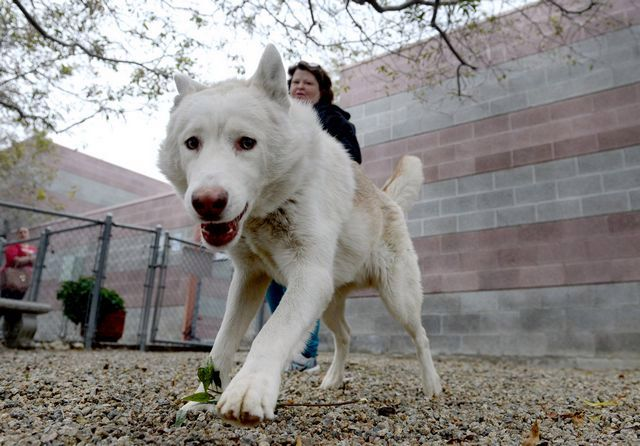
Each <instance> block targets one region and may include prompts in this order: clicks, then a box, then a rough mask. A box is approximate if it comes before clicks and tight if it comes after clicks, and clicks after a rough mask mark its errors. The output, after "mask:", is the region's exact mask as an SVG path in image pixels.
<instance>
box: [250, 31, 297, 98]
mask: <svg viewBox="0 0 640 446" xmlns="http://www.w3.org/2000/svg"><path fill="white" fill-rule="evenodd" d="M250 83H251V85H254V86H256V87H258V88H261V89H262V90H263V91H265V92H266V93H267V94H268V95H269V96H270V97H271V98H272V99H274V100H275V101H276V102H278V103H279V104H281V105H282V106H284V107H289V93H288V92H287V78H286V76H285V72H284V65H283V64H282V59H281V58H280V53H278V50H277V49H276V47H275V46H273V45H272V44H269V45H267V47H266V48H265V50H264V53H262V57H261V58H260V63H259V64H258V69H257V70H256V72H255V73H254V75H253V76H252V77H251V80H250Z"/></svg>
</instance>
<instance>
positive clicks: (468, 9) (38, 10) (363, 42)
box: [0, 0, 607, 147]
mask: <svg viewBox="0 0 640 446" xmlns="http://www.w3.org/2000/svg"><path fill="white" fill-rule="evenodd" d="M524 3H528V2H527V1H526V0H501V1H490V0H287V1H285V0H225V1H213V0H212V1H206V0H201V1H197V0H192V1H181V2H178V1H172V0H146V1H142V0H83V1H75V0H31V1H29V2H26V1H24V0H11V1H7V2H2V3H1V4H0V52H1V54H2V61H1V62H2V63H0V147H1V146H7V145H8V141H10V140H11V139H14V140H15V139H16V138H19V137H22V136H23V134H25V132H26V133H27V134H28V133H29V132H33V131H42V130H44V131H47V132H61V131H64V130H65V129H68V128H70V127H72V126H74V125H77V124H79V123H82V122H84V121H85V120H87V119H89V118H91V117H92V116H96V115H103V116H107V117H109V116H112V115H119V114H123V113H125V112H126V111H127V105H126V104H128V103H129V102H128V99H129V98H132V97H133V98H138V99H140V98H142V100H143V101H142V105H140V104H141V102H140V101H138V102H136V107H142V106H148V105H153V103H154V101H155V100H156V99H157V98H158V97H159V96H160V95H161V94H163V93H165V92H167V91H169V90H170V88H169V87H168V85H167V83H168V81H169V80H170V79H171V77H172V75H173V74H174V73H175V72H177V71H181V72H187V73H188V72H189V71H204V72H205V76H203V75H202V74H200V73H199V75H198V77H200V78H203V77H204V78H205V79H206V77H207V76H206V70H212V69H213V70H215V69H216V67H211V66H210V61H209V60H207V57H206V54H207V53H205V52H204V51H201V50H203V49H207V50H209V51H214V52H215V51H224V50H225V49H227V50H228V48H235V46H234V44H236V45H237V43H238V41H239V40H241V39H242V38H246V39H254V40H259V41H261V42H265V43H266V42H268V41H271V42H274V43H276V44H277V45H278V47H279V48H280V49H281V51H282V52H283V53H284V56H285V59H288V60H296V59H298V58H302V57H304V56H308V55H309V54H313V55H315V59H316V60H317V61H319V62H321V63H323V64H325V65H327V66H329V67H335V66H340V65H344V64H349V63H354V62H357V61H362V60H365V59H368V58H371V57H373V56H376V55H381V54H385V53H393V54H396V55H398V58H399V59H398V60H400V63H399V64H397V65H395V66H384V65H382V66H380V67H379V68H378V69H379V71H380V73H381V74H382V75H384V76H387V77H389V78H391V79H392V78H394V77H395V76H397V75H398V74H399V73H401V72H403V71H404V72H405V73H410V75H412V76H414V77H418V78H419V79H420V82H421V83H422V84H424V83H426V82H429V81H437V80H438V79H442V78H443V76H446V75H450V74H451V72H450V67H451V63H452V62H453V66H454V67H455V71H454V73H453V74H454V75H457V76H458V79H461V78H463V77H464V76H466V75H468V74H469V73H470V72H473V70H475V69H476V68H477V67H490V66H491V64H492V54H490V53H488V52H486V51H484V50H485V48H482V47H478V46H477V45H474V44H473V42H474V41H476V40H477V39H478V36H489V37H491V38H493V37H494V36H495V35H498V34H500V35H502V36H503V41H505V42H509V41H510V39H511V41H512V39H516V38H519V39H525V40H526V39H531V38H533V37H532V36H531V35H525V36H523V35H522V34H523V33H522V30H518V29H513V28H510V27H509V25H508V21H507V22H505V21H500V24H499V25H496V23H498V22H497V21H496V20H495V17H496V16H497V15H499V14H504V13H505V11H509V10H512V9H513V8H517V7H520V6H522V5H523V4H524ZM542 3H544V4H545V5H546V6H547V10H548V15H547V17H542V18H540V17H527V10H526V9H525V10H521V11H520V12H519V14H520V15H521V16H522V17H523V18H524V20H529V21H530V24H531V26H530V31H531V33H532V34H536V35H539V37H540V39H539V40H540V41H541V42H545V41H554V42H556V43H557V42H558V41H560V40H562V39H563V38H565V37H566V34H567V32H566V31H567V30H568V29H570V28H571V27H570V26H569V24H574V23H575V24H578V26H579V27H581V29H588V25H589V21H590V20H591V19H593V17H596V16H597V15H598V14H603V13H606V4H607V2H606V1H604V0H542ZM571 29H575V28H571ZM433 36H438V37H439V39H433V40H432V42H435V43H432V44H429V45H414V44H415V42H420V41H425V40H428V39H430V38H431V37H433ZM407 47H410V48H412V49H411V50H407ZM196 54H199V55H201V56H202V55H205V56H203V57H202V60H200V61H197V60H195V55H196ZM227 59H228V62H229V64H230V65H234V66H236V67H238V71H239V72H241V71H242V69H243V68H242V67H243V66H244V61H243V60H242V57H241V56H239V55H238V54H237V53H235V54H234V53H231V54H227ZM198 64H199V65H198ZM443 67H446V68H443ZM447 70H449V71H447ZM459 88H460V87H459ZM3 141H5V143H3Z"/></svg>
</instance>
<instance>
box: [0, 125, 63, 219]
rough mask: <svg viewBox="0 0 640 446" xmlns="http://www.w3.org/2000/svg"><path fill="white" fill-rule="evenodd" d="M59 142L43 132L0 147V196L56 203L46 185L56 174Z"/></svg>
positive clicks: (50, 204) (2, 197) (16, 201)
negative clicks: (48, 192)
mask: <svg viewBox="0 0 640 446" xmlns="http://www.w3.org/2000/svg"><path fill="white" fill-rule="evenodd" d="M56 153H57V151H56V146H55V145H54V144H53V143H52V142H51V140H50V139H48V138H47V137H45V135H44V134H42V133H40V134H37V135H35V136H34V137H32V138H29V139H28V140H25V141H22V142H14V143H13V144H12V145H11V146H10V147H9V148H6V149H4V150H0V200H3V201H9V202H13V203H20V204H26V205H36V204H38V203H46V204H47V205H48V206H49V207H56V206H55V202H53V201H52V198H51V197H50V196H48V195H47V187H48V186H49V185H50V184H51V182H52V181H53V180H54V179H55V176H56V169H55V167H56Z"/></svg>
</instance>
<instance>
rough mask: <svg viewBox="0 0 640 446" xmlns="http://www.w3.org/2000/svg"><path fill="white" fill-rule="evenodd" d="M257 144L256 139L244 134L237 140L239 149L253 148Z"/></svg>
mask: <svg viewBox="0 0 640 446" xmlns="http://www.w3.org/2000/svg"><path fill="white" fill-rule="evenodd" d="M255 146H256V140H255V139H253V138H249V137H248V136H243V137H241V138H240V139H238V140H237V141H236V149H238V150H251V149H253V148H254V147H255Z"/></svg>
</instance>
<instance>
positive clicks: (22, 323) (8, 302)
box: [0, 297, 51, 348]
mask: <svg viewBox="0 0 640 446" xmlns="http://www.w3.org/2000/svg"><path fill="white" fill-rule="evenodd" d="M49 311H51V306H50V305H48V304H43V303H40V302H29V301H25V300H15V299H6V298H4V297H0V315H2V316H3V320H4V324H3V329H2V332H3V335H4V343H5V345H6V346H7V347H10V348H16V347H18V348H26V347H29V346H30V345H31V341H32V340H33V336H34V335H35V334H36V330H37V328H38V321H37V318H36V316H37V315H38V314H44V313H48V312H49Z"/></svg>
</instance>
